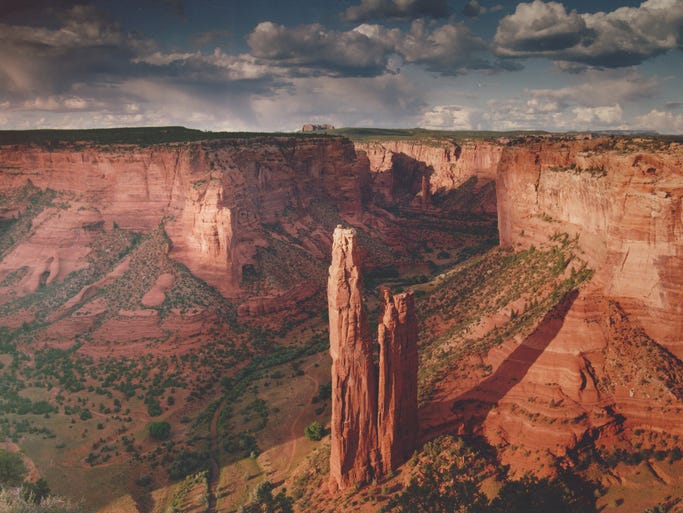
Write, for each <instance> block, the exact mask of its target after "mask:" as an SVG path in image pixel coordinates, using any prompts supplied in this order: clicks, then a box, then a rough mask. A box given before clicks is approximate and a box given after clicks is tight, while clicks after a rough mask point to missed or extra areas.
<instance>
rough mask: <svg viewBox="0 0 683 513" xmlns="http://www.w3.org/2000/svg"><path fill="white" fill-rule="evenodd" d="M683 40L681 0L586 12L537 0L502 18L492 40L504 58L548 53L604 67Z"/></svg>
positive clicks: (672, 46)
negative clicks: (609, 10)
mask: <svg viewBox="0 0 683 513" xmlns="http://www.w3.org/2000/svg"><path fill="white" fill-rule="evenodd" d="M682 45H683V2H680V0H647V1H645V2H643V3H642V4H641V5H640V6H639V7H620V8H618V9H616V10H614V11H611V12H607V13H605V12H596V13H586V14H579V13H577V12H576V11H575V10H572V11H571V12H567V11H566V9H565V7H564V5H562V4H561V3H558V2H544V1H542V0H534V1H533V2H531V3H521V4H519V5H518V6H517V8H516V10H515V12H514V13H513V14H511V15H508V16H506V17H504V18H503V19H502V20H501V21H500V23H499V25H498V28H497V31H496V35H495V37H494V40H493V49H494V51H495V52H496V53H497V54H498V55H499V56H502V57H517V58H522V57H547V58H549V59H554V60H558V61H566V62H567V63H580V64H584V65H588V66H596V67H603V68H618V67H623V66H632V65H636V64H640V63H641V62H643V61H644V60H646V59H648V58H650V57H653V56H656V55H659V54H662V53H665V52H667V51H669V50H672V49H676V48H679V49H680V48H682Z"/></svg>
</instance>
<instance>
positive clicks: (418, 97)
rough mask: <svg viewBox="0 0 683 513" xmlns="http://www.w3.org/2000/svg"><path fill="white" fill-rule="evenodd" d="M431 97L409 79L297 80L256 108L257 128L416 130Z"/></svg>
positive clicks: (255, 103) (261, 100)
mask: <svg viewBox="0 0 683 513" xmlns="http://www.w3.org/2000/svg"><path fill="white" fill-rule="evenodd" d="M425 95H426V91H425V89H424V87H423V86H422V85H421V84H416V83H414V82H413V81H412V80H411V79H409V78H408V77H406V76H404V75H382V76H378V77H328V76H319V77H307V78H295V79H293V80H292V87H291V88H286V89H285V88H283V89H281V90H279V91H278V92H277V93H276V94H274V95H271V96H258V97H255V98H254V99H253V101H252V107H253V110H254V113H255V116H256V119H257V120H258V121H257V122H258V125H260V126H264V127H269V129H271V130H294V129H298V128H299V127H301V125H302V124H304V123H308V122H316V123H331V124H333V125H335V126H373V127H388V126H390V127H414V126H416V124H417V123H418V119H419V115H420V113H421V112H422V111H423V110H424V108H425Z"/></svg>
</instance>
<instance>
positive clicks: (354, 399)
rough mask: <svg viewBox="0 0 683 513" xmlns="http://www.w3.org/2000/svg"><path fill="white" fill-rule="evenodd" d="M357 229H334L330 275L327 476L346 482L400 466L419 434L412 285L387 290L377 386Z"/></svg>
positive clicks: (340, 485)
mask: <svg viewBox="0 0 683 513" xmlns="http://www.w3.org/2000/svg"><path fill="white" fill-rule="evenodd" d="M359 249H360V248H359V247H358V245H357V242H356V232H355V230H354V229H344V228H342V227H341V226H338V227H337V229H336V230H335V232H334V242H333V247H332V265H331V266H330V273H329V281H328V305H329V318H330V355H331V356H332V441H331V453H330V484H331V487H332V488H333V489H344V488H347V487H349V486H351V485H354V484H357V483H367V482H369V481H370V480H371V479H372V478H376V477H380V476H382V475H383V474H386V473H388V472H390V471H391V470H393V469H395V468H396V467H397V466H398V465H400V464H401V463H403V462H404V461H405V460H406V459H407V458H408V457H409V456H410V455H411V454H412V452H413V449H414V448H415V442H416V437H417V318H416V315H415V302H414V297H413V293H412V292H404V293H402V294H397V295H395V296H392V294H391V292H390V291H389V290H388V289H383V290H382V300H383V311H382V314H381V319H380V323H379V328H378V330H379V333H378V338H379V346H380V356H379V365H380V368H379V389H378V387H377V382H376V377H375V376H376V375H377V370H376V369H375V366H374V364H373V360H372V352H373V348H372V339H371V337H370V334H369V331H368V323H367V317H366V313H365V308H364V306H363V300H362V290H361V287H360V266H361V261H360V251H359Z"/></svg>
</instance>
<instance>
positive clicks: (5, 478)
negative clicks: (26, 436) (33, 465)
mask: <svg viewBox="0 0 683 513" xmlns="http://www.w3.org/2000/svg"><path fill="white" fill-rule="evenodd" d="M26 474H27V471H26V466H25V465H24V461H23V460H22V459H21V456H20V455H19V454H17V453H15V452H9V451H6V450H4V449H0V486H3V487H8V486H18V485H20V484H21V482H22V481H23V480H24V478H25V477H26Z"/></svg>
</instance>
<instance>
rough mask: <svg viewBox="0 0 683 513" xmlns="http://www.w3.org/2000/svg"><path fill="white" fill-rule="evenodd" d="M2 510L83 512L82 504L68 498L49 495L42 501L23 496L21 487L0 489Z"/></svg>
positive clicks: (9, 511)
mask: <svg viewBox="0 0 683 513" xmlns="http://www.w3.org/2000/svg"><path fill="white" fill-rule="evenodd" d="M0 511H2V512H3V513H82V511H83V510H82V508H81V507H80V505H77V504H73V503H72V502H71V501H69V500H68V499H62V498H60V497H54V496H47V497H44V498H43V499H42V500H41V501H39V502H35V501H34V500H32V499H27V498H25V497H23V494H22V493H21V490H20V489H18V488H17V489H10V490H0Z"/></svg>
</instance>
